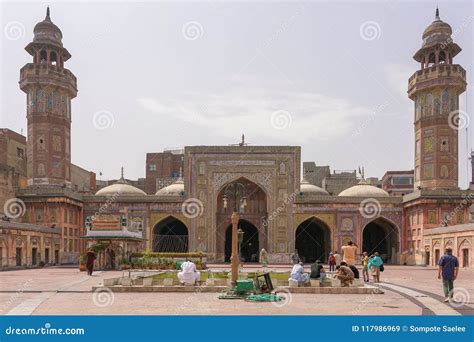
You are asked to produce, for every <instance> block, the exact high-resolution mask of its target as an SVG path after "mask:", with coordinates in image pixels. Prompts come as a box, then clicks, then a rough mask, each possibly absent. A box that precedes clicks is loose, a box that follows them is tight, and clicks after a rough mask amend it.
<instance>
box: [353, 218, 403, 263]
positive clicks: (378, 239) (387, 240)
mask: <svg viewBox="0 0 474 342" xmlns="http://www.w3.org/2000/svg"><path fill="white" fill-rule="evenodd" d="M398 240H399V239H398V228H397V226H396V225H395V224H394V223H392V222H390V221H388V220H387V219H385V218H383V217H378V218H377V219H375V220H373V221H371V222H369V223H367V225H366V226H365V227H364V229H363V231H362V251H361V252H367V253H368V254H369V255H371V254H373V253H375V252H378V253H379V254H380V256H381V257H382V259H383V260H384V262H386V263H397V258H398V248H399V244H398Z"/></svg>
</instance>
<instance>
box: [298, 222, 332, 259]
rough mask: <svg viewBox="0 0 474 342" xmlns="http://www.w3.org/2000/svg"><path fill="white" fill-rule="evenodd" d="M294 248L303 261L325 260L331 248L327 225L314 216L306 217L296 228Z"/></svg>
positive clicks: (329, 232)
mask: <svg viewBox="0 0 474 342" xmlns="http://www.w3.org/2000/svg"><path fill="white" fill-rule="evenodd" d="M295 249H296V250H297V251H298V255H299V256H300V258H301V260H302V261H303V262H315V261H316V260H321V261H323V262H326V261H327V258H328V255H329V252H330V250H331V231H330V229H329V227H328V226H327V225H326V224H324V223H323V222H321V221H320V220H318V219H316V218H315V217H312V218H310V219H307V220H306V221H304V222H303V223H301V224H300V225H299V226H298V228H296V235H295Z"/></svg>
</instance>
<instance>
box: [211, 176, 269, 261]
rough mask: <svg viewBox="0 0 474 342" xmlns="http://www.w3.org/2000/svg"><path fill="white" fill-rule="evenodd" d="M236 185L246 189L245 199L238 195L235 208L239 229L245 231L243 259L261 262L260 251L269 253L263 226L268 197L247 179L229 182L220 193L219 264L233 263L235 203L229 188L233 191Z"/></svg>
mask: <svg viewBox="0 0 474 342" xmlns="http://www.w3.org/2000/svg"><path fill="white" fill-rule="evenodd" d="M234 183H239V184H241V186H239V188H241V189H243V191H242V193H244V194H245V198H244V199H243V198H242V197H240V196H238V199H237V201H238V203H237V206H236V207H237V211H238V212H239V216H240V221H239V227H240V228H241V229H242V230H243V231H244V242H243V246H242V257H243V259H244V261H246V262H251V261H258V254H259V251H260V249H261V248H265V249H267V250H268V247H267V240H266V238H267V236H268V234H267V227H266V226H265V225H264V224H263V223H264V222H265V219H266V217H267V195H266V193H265V191H264V190H263V189H262V188H261V187H260V186H259V185H258V184H256V183H254V182H252V181H250V180H249V179H247V178H245V177H240V178H238V179H236V180H235V181H232V182H229V183H227V184H226V185H224V186H223V187H222V188H221V189H220V191H219V192H218V194H217V198H216V228H217V231H216V252H217V253H216V258H217V260H219V261H224V262H229V261H230V255H231V239H232V234H231V232H232V229H231V220H230V219H231V216H232V212H233V211H234V208H235V206H234V204H235V203H234V198H233V196H232V195H231V194H230V193H229V191H228V189H231V188H232V185H233V184H234ZM226 190H227V191H226ZM225 195H227V196H225ZM224 203H225V205H224Z"/></svg>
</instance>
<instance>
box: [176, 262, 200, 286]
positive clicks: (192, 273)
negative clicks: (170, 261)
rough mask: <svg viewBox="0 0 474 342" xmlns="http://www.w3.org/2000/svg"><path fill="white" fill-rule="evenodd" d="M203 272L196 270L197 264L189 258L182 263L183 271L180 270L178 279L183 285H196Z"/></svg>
mask: <svg viewBox="0 0 474 342" xmlns="http://www.w3.org/2000/svg"><path fill="white" fill-rule="evenodd" d="M200 276H201V272H199V271H198V270H196V265H195V264H194V262H192V261H191V260H189V259H187V260H186V261H185V262H183V263H182V264H181V271H180V272H178V279H179V282H180V283H181V285H195V284H196V281H198V280H199V277H200Z"/></svg>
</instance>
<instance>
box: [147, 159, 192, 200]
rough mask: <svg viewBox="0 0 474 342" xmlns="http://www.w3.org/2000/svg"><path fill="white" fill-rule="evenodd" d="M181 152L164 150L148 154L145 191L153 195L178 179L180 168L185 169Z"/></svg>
mask: <svg viewBox="0 0 474 342" xmlns="http://www.w3.org/2000/svg"><path fill="white" fill-rule="evenodd" d="M179 152H180V151H163V152H160V153H147V154H146V170H145V174H146V178H145V192H146V193H147V194H149V195H153V194H155V193H156V192H157V191H158V190H159V189H161V188H162V187H164V186H166V185H169V184H171V183H172V182H173V181H175V180H176V179H178V177H179V172H180V171H179V170H182V169H183V153H179ZM157 183H158V186H157Z"/></svg>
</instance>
